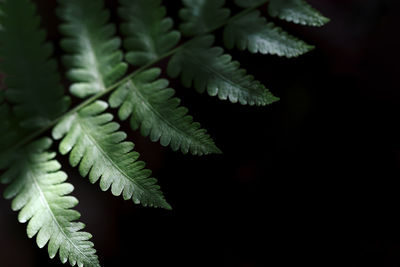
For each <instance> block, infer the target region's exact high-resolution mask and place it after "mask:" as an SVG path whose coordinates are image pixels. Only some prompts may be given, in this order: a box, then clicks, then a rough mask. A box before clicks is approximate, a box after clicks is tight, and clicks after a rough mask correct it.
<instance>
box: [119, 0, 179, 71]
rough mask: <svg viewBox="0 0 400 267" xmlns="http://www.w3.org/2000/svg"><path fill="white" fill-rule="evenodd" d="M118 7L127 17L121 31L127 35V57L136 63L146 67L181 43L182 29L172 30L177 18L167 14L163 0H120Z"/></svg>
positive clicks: (125, 44)
mask: <svg viewBox="0 0 400 267" xmlns="http://www.w3.org/2000/svg"><path fill="white" fill-rule="evenodd" d="M120 3H121V7H120V8H119V9H118V13H119V15H120V17H121V18H122V19H123V20H124V23H122V24H121V32H122V34H123V35H124V36H125V37H126V38H125V39H124V47H125V49H126V50H127V51H128V52H127V54H126V60H127V61H128V62H129V63H131V64H132V65H134V66H143V65H145V64H146V63H149V62H151V61H153V60H156V59H158V58H159V57H161V56H162V55H163V54H164V53H166V52H168V51H170V50H171V49H172V48H173V47H174V46H176V45H177V43H178V42H179V39H180V33H179V32H178V31H173V30H171V29H172V27H173V21H172V19H171V18H169V17H166V13H167V11H166V8H165V7H164V6H162V5H161V0H136V1H131V0H120Z"/></svg>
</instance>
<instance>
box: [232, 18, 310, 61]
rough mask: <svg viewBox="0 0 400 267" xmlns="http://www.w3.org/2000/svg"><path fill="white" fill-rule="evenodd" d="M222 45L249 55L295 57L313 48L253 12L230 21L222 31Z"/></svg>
mask: <svg viewBox="0 0 400 267" xmlns="http://www.w3.org/2000/svg"><path fill="white" fill-rule="evenodd" d="M224 43H225V46H226V47H227V48H229V49H232V48H233V47H234V46H237V47H238V48H239V49H240V50H245V49H248V50H249V51H250V52H251V53H258V52H259V53H261V54H272V55H278V56H286V57H297V56H299V55H301V54H304V53H306V52H308V51H310V50H311V49H312V48H313V46H310V45H307V44H306V43H305V42H303V41H301V40H299V39H297V38H295V37H293V36H291V35H289V34H288V33H286V32H285V31H283V30H282V29H281V28H279V27H276V26H275V25H274V24H273V23H267V20H266V19H265V18H263V17H261V16H260V12H259V11H253V12H251V13H249V14H246V15H245V16H243V17H240V18H237V19H235V20H233V21H231V22H230V23H229V24H228V25H227V26H226V27H225V30H224Z"/></svg>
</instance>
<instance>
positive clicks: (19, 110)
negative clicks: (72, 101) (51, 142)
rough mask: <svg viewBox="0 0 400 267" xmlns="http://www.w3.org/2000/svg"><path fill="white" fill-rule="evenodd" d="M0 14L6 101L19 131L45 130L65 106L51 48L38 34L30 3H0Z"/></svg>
mask: <svg viewBox="0 0 400 267" xmlns="http://www.w3.org/2000/svg"><path fill="white" fill-rule="evenodd" d="M0 10H1V11H2V12H0V25H2V27H1V28H0V40H1V45H0V56H1V61H0V69H1V70H2V72H4V73H6V74H7V78H6V83H7V87H8V89H7V91H6V93H5V96H6V99H7V100H8V101H9V102H11V103H12V104H13V111H14V115H15V116H16V117H17V118H18V121H19V122H20V125H21V126H22V127H24V128H30V129H32V128H33V129H37V128H40V127H44V126H47V125H49V124H50V123H51V122H52V121H53V120H54V119H56V118H57V117H58V116H60V115H61V114H62V113H64V112H65V111H66V110H67V108H68V106H69V98H68V97H64V96H63V89H62V87H61V85H60V82H59V80H60V75H59V74H58V73H57V64H56V61H55V60H54V59H50V56H51V54H52V51H53V48H52V45H51V44H49V43H46V42H45V38H46V33H45V31H44V30H39V23H40V18H39V17H38V16H37V15H36V14H35V6H34V5H33V3H32V2H31V1H29V0H15V1H4V2H0ZM20 18H24V23H23V25H22V24H21V20H20ZM49 88H51V90H49Z"/></svg>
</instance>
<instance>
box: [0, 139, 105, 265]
mask: <svg viewBox="0 0 400 267" xmlns="http://www.w3.org/2000/svg"><path fill="white" fill-rule="evenodd" d="M51 143H52V142H51V140H50V139H49V138H44V139H41V140H40V141H36V142H34V143H32V144H30V145H29V146H27V147H26V148H25V149H22V150H20V151H18V152H16V154H17V155H16V156H15V160H14V162H13V164H12V165H11V167H10V168H9V169H8V171H7V172H5V173H4V174H3V175H2V176H1V178H0V180H1V182H2V183H9V182H11V181H12V183H11V184H10V185H9V186H8V187H7V188H6V190H5V191H4V197H5V198H6V199H13V201H12V209H13V210H14V211H20V212H19V215H18V220H19V222H21V223H26V222H28V225H27V233H28V236H29V238H32V237H34V236H35V235H36V243H37V245H38V246H39V247H40V248H43V247H44V246H45V245H46V244H47V243H48V252H49V256H50V258H54V257H55V256H56V254H57V252H59V256H60V259H61V261H62V262H63V263H65V262H67V261H69V262H70V264H71V265H72V266H74V265H76V264H78V266H85V267H97V266H100V264H99V261H98V259H97V256H96V250H95V249H94V248H93V243H92V242H90V241H89V239H90V238H91V235H90V234H89V233H86V232H82V231H81V230H82V229H83V228H84V227H85V225H84V224H83V223H79V222H75V221H76V220H78V219H79V217H80V214H79V212H77V211H75V210H72V209H71V208H73V207H75V206H76V205H77V204H78V200H77V199H76V198H74V197H72V196H67V195H68V194H69V193H71V192H72V191H73V186H72V185H71V184H68V183H65V180H66V179H67V175H66V174H65V173H64V172H62V171H60V167H61V166H60V164H59V163H58V162H57V161H56V160H55V159H54V157H55V153H50V152H48V149H49V147H50V146H51Z"/></svg>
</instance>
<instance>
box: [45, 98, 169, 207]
mask: <svg viewBox="0 0 400 267" xmlns="http://www.w3.org/2000/svg"><path fill="white" fill-rule="evenodd" d="M107 107H108V105H107V104H106V103H105V102H103V101H97V102H94V103H93V104H91V105H89V106H87V107H85V108H84V109H82V110H81V111H79V112H77V113H75V114H73V115H71V116H68V117H66V118H64V120H62V121H61V122H60V123H59V124H58V125H57V126H56V127H55V128H54V130H53V137H54V138H55V139H56V140H58V139H61V138H63V139H62V141H61V143H60V148H59V149H60V152H61V154H63V155H65V154H67V153H70V158H69V159H70V163H71V165H72V166H73V167H75V166H78V164H79V172H80V174H81V175H82V176H83V177H86V176H87V175H89V180H90V182H92V183H95V182H97V181H98V180H99V179H100V188H101V189H102V190H103V191H106V190H108V189H109V188H110V187H111V192H112V194H113V195H115V196H119V195H121V194H122V196H123V198H124V199H126V200H127V199H132V200H133V201H134V202H135V203H142V204H143V205H144V206H154V207H162V208H166V209H170V208H171V207H170V206H169V204H168V203H167V202H166V201H165V199H164V197H163V195H162V193H161V191H160V190H159V189H160V187H159V186H158V185H156V179H154V178H149V176H150V174H151V171H149V170H147V169H144V165H145V164H144V162H142V161H137V159H138V157H139V154H138V153H136V152H133V151H132V150H133V147H134V144H133V143H131V142H126V141H124V140H125V139H126V134H125V133H123V132H120V131H118V129H119V124H118V123H116V122H111V121H112V119H113V116H112V115H111V114H109V113H104V111H105V110H106V109H107Z"/></svg>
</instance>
